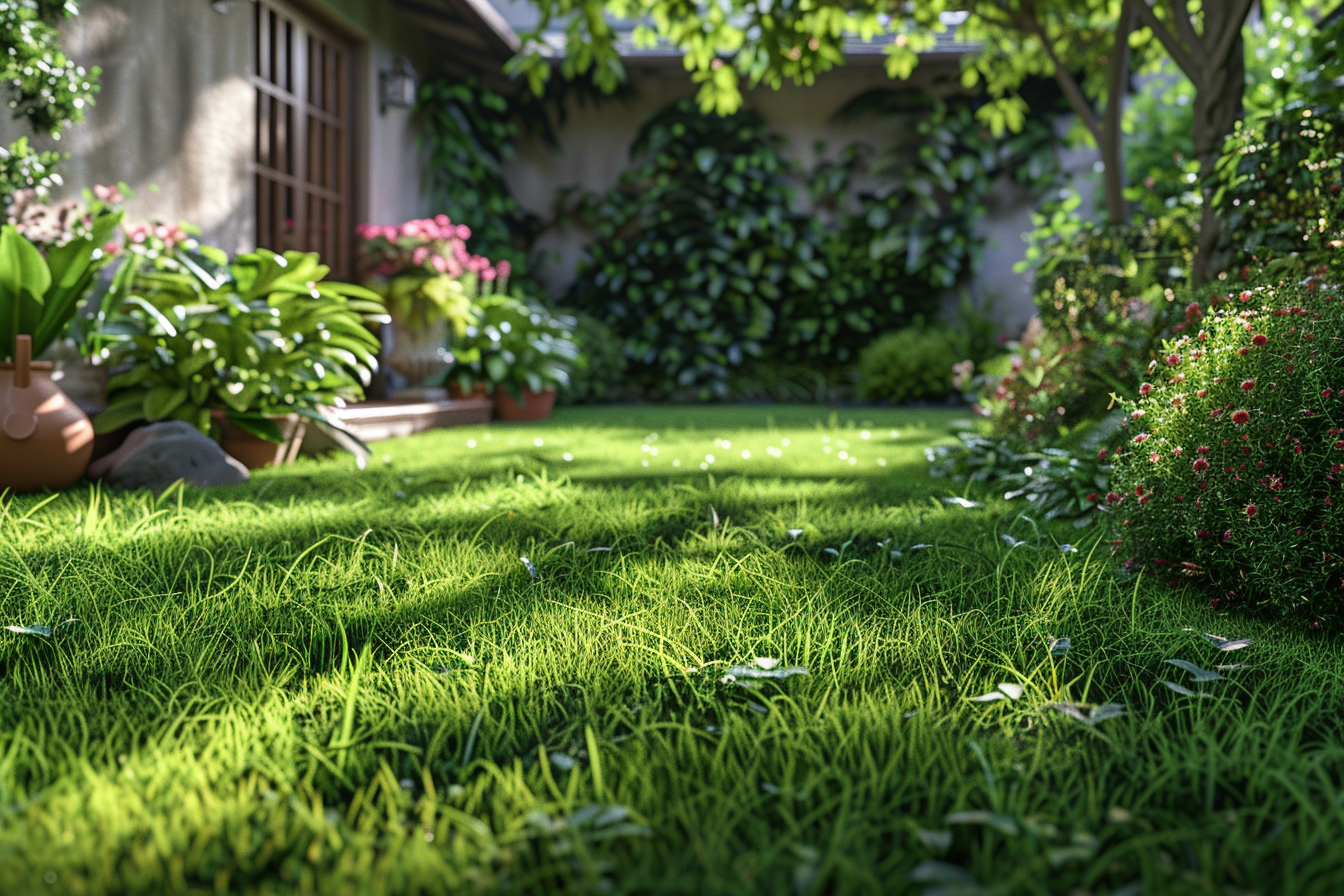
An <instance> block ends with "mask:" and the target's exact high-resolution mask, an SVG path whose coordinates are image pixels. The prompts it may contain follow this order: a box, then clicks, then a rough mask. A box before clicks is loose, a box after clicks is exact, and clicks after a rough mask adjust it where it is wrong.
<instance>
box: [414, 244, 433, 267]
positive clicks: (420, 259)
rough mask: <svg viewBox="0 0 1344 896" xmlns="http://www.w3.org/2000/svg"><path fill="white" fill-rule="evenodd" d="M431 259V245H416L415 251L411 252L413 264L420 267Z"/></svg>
mask: <svg viewBox="0 0 1344 896" xmlns="http://www.w3.org/2000/svg"><path fill="white" fill-rule="evenodd" d="M428 260H429V247H428V246H416V247H415V251H414V252H412V253H411V264H413V265H415V266H416V267H419V266H420V265H422V264H424V263H425V262H426V261H428Z"/></svg>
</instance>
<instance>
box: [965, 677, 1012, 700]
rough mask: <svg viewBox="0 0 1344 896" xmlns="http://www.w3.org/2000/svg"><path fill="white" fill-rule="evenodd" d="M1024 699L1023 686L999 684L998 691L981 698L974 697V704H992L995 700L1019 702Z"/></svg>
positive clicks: (1008, 683)
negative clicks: (1005, 699)
mask: <svg viewBox="0 0 1344 896" xmlns="http://www.w3.org/2000/svg"><path fill="white" fill-rule="evenodd" d="M1021 697H1022V685H1020V684H1013V683H1012V682H1006V681H1001V682H999V687H998V690H996V691H990V692H989V693H988V694H981V695H980V696H979V697H972V698H971V702H973V703H992V702H993V701H995V700H1003V699H1004V698H1007V699H1009V700H1018V699H1021Z"/></svg>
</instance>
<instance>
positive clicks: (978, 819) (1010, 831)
mask: <svg viewBox="0 0 1344 896" xmlns="http://www.w3.org/2000/svg"><path fill="white" fill-rule="evenodd" d="M943 823H944V824H982V825H984V826H985V827H988V828H993V829H994V830H996V831H998V832H999V833H1000V834H1007V835H1008V836H1010V837H1016V836H1017V833H1018V830H1017V822H1015V821H1013V820H1012V819H1011V818H1009V817H1008V816H1007V815H999V814H998V813H995V812H985V811H983V810H981V811H972V812H953V813H951V814H950V815H947V816H946V817H944V818H943Z"/></svg>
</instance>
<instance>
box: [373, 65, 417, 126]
mask: <svg viewBox="0 0 1344 896" xmlns="http://www.w3.org/2000/svg"><path fill="white" fill-rule="evenodd" d="M415 93H416V83H415V69H414V68H412V67H411V63H410V61H409V60H407V59H406V57H405V56H402V57H400V58H398V59H397V61H396V62H395V63H393V65H392V68H390V69H384V70H382V71H380V72H379V73H378V98H379V107H378V108H379V111H381V112H383V113H386V112H387V110H388V109H409V108H411V107H412V106H414V105H415Z"/></svg>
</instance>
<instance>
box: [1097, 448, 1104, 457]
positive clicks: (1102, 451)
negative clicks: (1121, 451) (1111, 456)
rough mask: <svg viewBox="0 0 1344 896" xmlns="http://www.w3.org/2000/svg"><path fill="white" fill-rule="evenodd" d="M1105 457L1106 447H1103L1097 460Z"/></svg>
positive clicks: (1098, 453)
mask: <svg viewBox="0 0 1344 896" xmlns="http://www.w3.org/2000/svg"><path fill="white" fill-rule="evenodd" d="M1105 457H1106V449H1105V448H1102V449H1101V450H1099V451H1098V452H1097V460H1104V459H1105Z"/></svg>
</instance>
